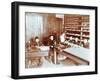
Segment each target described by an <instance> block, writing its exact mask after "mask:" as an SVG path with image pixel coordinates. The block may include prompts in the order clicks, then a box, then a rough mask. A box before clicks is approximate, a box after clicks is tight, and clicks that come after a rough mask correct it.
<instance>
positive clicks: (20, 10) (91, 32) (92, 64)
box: [11, 1, 98, 79]
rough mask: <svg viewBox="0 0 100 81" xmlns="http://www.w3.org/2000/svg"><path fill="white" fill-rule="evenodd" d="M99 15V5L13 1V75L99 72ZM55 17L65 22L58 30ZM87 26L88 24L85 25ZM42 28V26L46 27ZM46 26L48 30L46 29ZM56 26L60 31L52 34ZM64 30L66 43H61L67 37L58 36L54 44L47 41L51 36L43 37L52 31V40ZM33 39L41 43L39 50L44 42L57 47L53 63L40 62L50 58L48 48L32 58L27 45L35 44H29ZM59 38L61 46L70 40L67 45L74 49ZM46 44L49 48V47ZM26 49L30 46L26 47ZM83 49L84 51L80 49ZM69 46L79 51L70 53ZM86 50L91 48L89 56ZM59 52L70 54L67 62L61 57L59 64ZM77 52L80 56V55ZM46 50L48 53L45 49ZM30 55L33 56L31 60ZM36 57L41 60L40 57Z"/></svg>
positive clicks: (16, 76) (22, 76) (38, 44)
mask: <svg viewBox="0 0 100 81" xmlns="http://www.w3.org/2000/svg"><path fill="white" fill-rule="evenodd" d="M41 15H42V16H41ZM82 18H83V20H82ZM97 18H98V17H97V7H96V6H83V5H66V4H49V3H35V2H17V1H15V2H12V4H11V25H12V27H11V78H13V79H26V78H43V77H59V76H73V75H89V74H97V73H98V66H97V65H98V62H97V60H98V59H97V58H98V56H97V49H98V48H97V45H98V41H97V30H98V29H97V24H98V21H97ZM43 19H44V20H43ZM77 19H78V20H77ZM85 19H86V20H85ZM56 20H58V21H59V23H60V21H61V22H62V25H61V24H58V27H59V26H60V25H61V28H60V29H59V30H56V27H57V22H58V21H56ZM75 22H76V23H75ZM41 23H42V24H41ZM52 23H56V24H52ZM68 23H69V24H68ZM70 23H71V24H70ZM77 23H78V24H77ZM80 23H81V24H80ZM84 23H85V24H84ZM46 24H47V25H46ZM38 25H39V26H38ZM41 25H42V26H41ZM45 25H46V26H45ZM85 26H86V27H88V28H85V29H84V27H85ZM39 27H40V29H39ZM46 27H47V28H46ZM49 27H50V28H49ZM76 27H78V28H79V29H77V28H76ZM32 28H33V29H32ZM37 28H38V29H37ZM41 28H43V30H42V29H41ZM71 28H72V29H71ZM46 29H47V30H48V31H47V30H46ZM45 30H46V33H44V31H45ZM55 30H56V32H57V35H56V37H53V36H52V35H51V34H53V33H55ZM65 30H66V31H65ZM81 31H82V32H81ZM41 32H43V33H44V34H43V35H42V33H41ZM58 32H60V33H58ZM62 32H65V35H66V34H67V36H66V40H67V43H65V42H64V43H63V44H62V42H63V40H65V39H63V38H62V37H61V39H62V40H61V41H60V42H59V40H60V39H59V38H58V39H57V41H56V42H54V44H51V45H50V44H47V43H46V42H48V40H47V39H48V38H45V39H44V38H43V36H45V35H47V34H48V33H49V34H48V36H49V35H51V38H50V39H51V40H53V39H55V38H57V36H58V37H60V35H59V34H61V33H62ZM66 32H67V33H66ZM76 32H80V33H76ZM84 32H86V33H84ZM73 34H74V35H73ZM78 34H79V35H78ZM41 35H42V38H41ZM63 35H64V34H63ZM63 35H62V36H63ZM34 36H35V38H34V39H32V37H34ZM30 37H31V38H30ZM40 38H41V39H40ZM27 40H28V41H27ZM31 40H32V41H34V40H36V41H35V42H36V44H37V46H36V47H38V48H39V50H41V49H42V45H43V46H44V47H43V49H44V48H45V49H49V51H50V49H52V47H53V50H54V51H53V53H54V54H55V55H56V56H53V58H54V59H53V63H52V64H51V63H49V64H46V66H45V67H44V66H43V65H42V64H41V59H42V60H43V59H44V58H45V59H47V58H48V57H46V56H45V52H42V56H39V57H41V58H40V59H39V58H38V56H35V58H33V56H29V55H31V53H30V52H29V50H30V49H31V48H30V47H29V48H28V46H30V45H31V46H32V44H30V42H31ZM40 41H41V42H42V44H40V43H39V42H40ZM76 41H79V43H78V42H77V43H76ZM58 42H59V43H60V44H59V45H60V46H62V45H63V46H64V48H65V45H66V44H67V46H68V45H69V47H71V48H73V47H75V50H72V49H70V48H69V47H68V48H67V49H63V48H61V47H60V46H58ZM85 42H86V43H87V42H88V43H89V45H88V46H85ZM46 46H47V47H49V48H47V47H46ZM50 46H51V47H50ZM33 48H34V46H33ZM76 48H77V49H76ZM27 49H29V50H28V51H27ZM34 49H36V48H34ZM80 49H82V50H84V51H80ZM85 49H86V50H85ZM32 50H33V49H32ZM70 50H72V51H71V52H74V53H76V55H73V53H72V54H71V53H70V52H69V51H70ZM66 51H67V52H66ZM85 51H86V53H87V52H88V53H87V55H86V56H85ZM51 52H52V50H51ZM62 52H63V53H62ZM59 53H61V54H63V55H65V53H66V54H67V56H66V55H65V56H66V59H67V60H66V62H65V60H64V61H63V64H64V66H61V65H62V61H60V64H57V60H55V58H58V57H57V54H59ZM78 53H79V56H77V54H78ZM82 53H83V54H82ZM32 54H33V52H32ZM36 54H40V55H41V53H40V52H39V51H38V53H37V52H36ZM43 54H44V56H43ZM46 54H48V53H47V52H46ZM34 55H35V54H34ZM82 55H83V56H82ZM81 57H82V58H81ZM87 57H88V58H89V61H87V60H86V59H88V58H87ZM31 58H32V60H30V59H31ZM36 58H37V59H39V60H37V59H36ZM51 58H52V57H51ZM34 59H35V60H34ZM73 59H74V60H73ZM37 61H39V64H36V62H37ZM68 61H69V62H68ZM33 62H35V63H33ZM67 62H68V63H67ZM43 63H45V62H43ZM66 63H67V64H66ZM35 64H36V66H35ZM68 64H69V66H68ZM37 65H38V66H37ZM49 65H50V66H49ZM72 65H74V66H72ZM42 66H43V67H42ZM41 67H42V68H41Z"/></svg>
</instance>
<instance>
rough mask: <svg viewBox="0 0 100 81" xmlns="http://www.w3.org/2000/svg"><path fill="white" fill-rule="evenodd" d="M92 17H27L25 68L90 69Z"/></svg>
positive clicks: (39, 14) (52, 15) (45, 14)
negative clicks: (88, 66) (83, 66)
mask: <svg viewBox="0 0 100 81" xmlns="http://www.w3.org/2000/svg"><path fill="white" fill-rule="evenodd" d="M89 21H90V18H89V15H81V14H55V13H34V12H26V13H25V68H42V67H51V68H52V67H56V68H57V67H63V66H66V67H68V66H72V67H73V66H80V65H89V53H90V52H89V44H90V42H89V40H90V31H89V29H90V27H89V24H90V23H89Z"/></svg>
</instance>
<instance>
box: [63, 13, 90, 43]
mask: <svg viewBox="0 0 100 81" xmlns="http://www.w3.org/2000/svg"><path fill="white" fill-rule="evenodd" d="M64 31H66V39H69V40H70V37H72V38H73V39H74V38H78V41H80V44H81V43H83V40H84V39H86V40H87V39H89V38H90V37H89V35H90V31H89V16H88V15H72V14H67V15H64Z"/></svg>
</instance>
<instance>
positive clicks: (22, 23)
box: [19, 6, 95, 76]
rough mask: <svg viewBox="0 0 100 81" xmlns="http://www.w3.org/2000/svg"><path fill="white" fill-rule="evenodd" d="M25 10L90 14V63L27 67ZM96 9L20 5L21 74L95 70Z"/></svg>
mask: <svg viewBox="0 0 100 81" xmlns="http://www.w3.org/2000/svg"><path fill="white" fill-rule="evenodd" d="M25 12H38V13H61V14H82V15H90V32H91V33H90V38H91V39H90V65H89V66H73V67H72V66H71V67H70V66H69V67H59V68H34V69H25ZM94 60H95V11H94V10H87V9H73V8H53V7H39V6H19V75H20V76H24V75H40V74H55V73H73V72H88V71H95V62H94Z"/></svg>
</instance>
